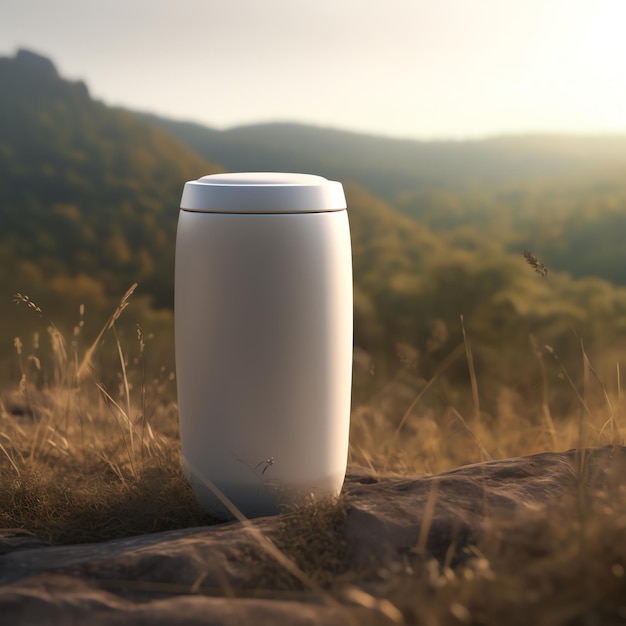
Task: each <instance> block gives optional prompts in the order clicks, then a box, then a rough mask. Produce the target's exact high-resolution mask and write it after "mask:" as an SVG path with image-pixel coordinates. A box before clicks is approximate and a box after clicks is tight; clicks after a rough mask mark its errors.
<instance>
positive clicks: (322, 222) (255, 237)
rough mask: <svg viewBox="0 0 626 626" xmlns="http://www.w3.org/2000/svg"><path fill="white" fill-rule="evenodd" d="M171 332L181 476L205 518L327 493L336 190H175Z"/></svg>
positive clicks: (254, 185) (340, 326) (342, 383)
mask: <svg viewBox="0 0 626 626" xmlns="http://www.w3.org/2000/svg"><path fill="white" fill-rule="evenodd" d="M175 333H176V335H175V341H176V370H177V385H178V406H179V416H180V435H181V443H182V454H183V466H184V471H185V473H186V476H187V477H188V479H189V481H190V483H191V486H192V488H193V490H194V492H195V495H196V497H197V499H198V500H199V502H200V503H201V504H202V505H203V507H204V508H205V509H206V510H207V511H208V512H209V513H210V514H212V515H213V516H214V517H216V518H218V519H230V518H232V506H231V505H234V506H235V507H236V508H237V509H238V510H239V511H241V512H242V513H243V514H244V515H245V516H246V517H258V516H262V515H271V514H275V513H278V512H279V510H280V509H281V507H282V505H284V504H290V503H294V502H296V501H298V500H300V499H301V498H302V497H303V496H306V495H307V494H310V493H313V494H315V495H316V496H317V497H325V496H329V495H334V494H338V493H339V491H340V490H341V487H342V485H343V481H344V478H345V472H346V463H347V455H348V431H349V422H350V392H351V376H352V256H351V247H350V231H349V226H348V216H347V211H346V200H345V197H344V193H343V187H342V186H341V183H339V182H335V181H329V180H327V179H325V178H322V177H320V176H312V175H305V174H282V173H267V172H266V173H241V174H217V175H212V176H205V177H203V178H200V179H199V180H196V181H190V182H188V183H186V184H185V187H184V191H183V195H182V201H181V211H180V214H179V221H178V234H177V239H176V277H175ZM224 496H225V498H224ZM225 499H226V500H227V501H228V504H227V503H226V502H225Z"/></svg>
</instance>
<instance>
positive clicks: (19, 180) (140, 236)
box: [0, 50, 219, 306]
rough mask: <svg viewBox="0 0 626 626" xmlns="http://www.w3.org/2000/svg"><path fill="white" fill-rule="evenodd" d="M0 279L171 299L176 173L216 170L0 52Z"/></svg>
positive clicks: (30, 61) (22, 285)
mask: <svg viewBox="0 0 626 626" xmlns="http://www.w3.org/2000/svg"><path fill="white" fill-rule="evenodd" d="M0 85H2V96H1V97H0V223H1V224H2V228H1V229H0V254H1V255H2V258H1V259H0V261H2V263H0V274H1V275H0V281H1V283H2V285H3V287H7V288H8V289H11V290H13V292H15V291H24V290H27V289H29V285H30V288H31V289H32V288H33V285H36V286H39V285H48V286H49V285H50V282H51V281H52V282H53V283H55V284H57V286H58V287H59V288H60V289H61V290H63V289H62V287H63V283H64V282H65V285H66V290H67V291H68V292H71V291H72V290H81V289H82V290H84V291H89V292H91V295H92V296H93V295H94V294H98V293H100V292H102V293H101V296H102V298H101V299H102V300H106V299H107V296H111V297H113V296H114V297H118V296H119V295H120V294H122V293H124V291H125V290H126V288H127V287H128V285H129V284H130V283H131V282H133V281H135V280H137V281H139V282H140V283H141V286H142V289H143V290H144V291H145V292H146V293H148V294H150V295H151V296H152V297H153V298H154V301H155V304H156V305H157V306H169V305H170V302H171V298H172V280H171V276H172V271H173V270H172V267H173V237H174V234H175V225H176V220H177V218H178V206H179V201H180V193H181V188H182V187H181V186H182V183H183V182H184V181H185V180H189V179H193V178H197V177H198V176H199V175H202V174H205V173H210V172H214V171H218V170H219V168H218V167H217V166H215V165H212V164H210V163H209V162H207V161H206V160H205V159H203V158H202V157H200V156H199V155H197V154H196V153H194V152H193V151H192V150H190V149H189V148H188V147H187V146H185V145H183V144H182V143H181V142H180V141H178V140H177V139H175V138H173V137H171V136H170V135H168V134H167V133H165V132H164V131H162V130H161V129H159V128H157V127H156V126H154V125H152V124H149V123H147V122H146V121H144V120H141V119H139V118H137V117H136V116H134V115H132V114H131V113H128V112H125V111H121V110H116V109H112V108H110V107H107V106H105V105H104V104H102V103H100V102H97V101H94V100H93V99H92V98H91V97H90V95H89V91H88V89H87V87H86V86H85V84H84V83H82V82H69V81H67V80H64V79H62V78H61V77H60V76H59V74H58V72H57V70H56V68H55V67H54V65H53V63H52V62H51V61H50V60H48V59H47V58H45V57H42V56H39V55H37V54H34V53H32V52H28V51H23V50H22V51H19V52H18V53H17V55H16V56H15V57H13V58H0Z"/></svg>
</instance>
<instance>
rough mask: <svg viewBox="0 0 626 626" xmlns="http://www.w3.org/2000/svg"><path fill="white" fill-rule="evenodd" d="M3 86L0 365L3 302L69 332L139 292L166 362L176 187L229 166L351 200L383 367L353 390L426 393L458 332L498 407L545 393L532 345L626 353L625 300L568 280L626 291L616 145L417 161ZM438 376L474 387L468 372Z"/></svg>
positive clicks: (320, 133)
mask: <svg viewBox="0 0 626 626" xmlns="http://www.w3.org/2000/svg"><path fill="white" fill-rule="evenodd" d="M0 84H1V85H2V88H3V92H2V97H0V224H1V228H0V319H2V320H4V321H6V320H10V330H7V331H6V332H5V333H4V335H0V360H1V359H2V358H8V357H7V356H6V355H11V354H12V352H13V346H12V342H13V337H15V336H16V335H17V334H18V332H21V331H17V330H16V329H15V323H14V321H15V320H16V319H17V317H18V314H16V313H15V309H10V307H12V306H13V305H12V304H11V296H12V294H14V293H16V292H21V293H27V294H28V295H30V296H32V297H33V298H34V299H35V301H37V302H38V304H41V305H42V306H43V307H44V308H45V309H46V312H47V313H49V314H50V315H51V316H53V315H54V317H53V319H54V321H55V322H57V323H59V324H60V323H61V322H65V321H66V320H67V319H69V320H72V322H71V323H73V322H75V320H76V314H77V310H78V303H82V302H85V303H86V304H87V309H88V311H89V313H88V319H92V318H93V317H94V315H96V316H97V315H99V314H100V315H106V314H107V313H108V312H109V311H110V307H111V305H112V304H114V303H115V302H116V301H118V300H119V297H120V296H121V295H122V294H123V293H124V292H125V291H126V289H127V288H128V286H129V285H130V284H132V283H134V282H138V283H139V285H140V290H139V291H138V293H137V295H136V297H135V298H134V299H133V301H134V304H133V306H136V307H137V308H136V313H137V316H136V317H134V318H133V323H134V322H135V321H140V320H141V319H142V318H143V319H146V318H147V317H149V318H150V319H152V320H156V319H158V320H159V323H160V324H161V323H162V332H161V333H160V334H158V337H159V339H160V341H161V342H162V344H163V346H162V347H163V350H162V354H163V355H165V358H166V359H168V360H169V361H170V362H171V360H172V352H173V351H172V330H171V304H172V294H173V269H174V249H175V233H176V222H177V219H178V206H179V201H180V194H181V190H182V185H183V183H184V182H185V181H186V180H190V179H195V178H197V177H198V176H200V175H203V174H207V173H210V172H212V171H217V170H219V169H220V168H222V167H223V168H224V169H227V170H235V169H237V170H247V169H250V170H273V169H276V170H287V171H306V172H310V173H317V174H323V175H326V176H328V177H329V178H332V179H338V180H341V181H342V182H343V183H344V184H345V189H346V195H347V198H348V206H349V218H350V228H351V234H352V247H353V260H354V321H355V338H354V340H355V345H356V347H357V348H359V349H360V351H359V352H358V354H361V355H362V356H363V355H364V356H363V359H362V360H363V361H364V362H366V363H367V361H368V359H371V362H372V363H373V364H374V366H375V367H374V368H373V369H372V368H370V367H369V366H366V367H365V369H363V370H362V371H361V375H355V389H356V390H357V393H359V392H358V390H359V389H363V390H364V392H366V393H370V392H371V389H372V380H374V379H372V376H371V375H370V371H375V372H376V378H375V380H376V381H377V382H378V383H380V384H383V383H384V381H385V380H388V376H389V375H392V374H393V373H394V371H395V370H396V369H397V368H398V367H404V365H402V363H404V362H406V363H408V364H409V365H410V366H411V367H413V368H414V369H415V368H417V369H419V372H420V376H425V377H428V376H430V375H432V373H433V372H434V371H436V368H437V367H439V365H440V364H441V363H442V360H444V359H446V358H447V355H449V354H450V352H451V351H452V350H454V349H455V347H456V346H458V345H459V344H461V343H462V342H463V337H462V333H461V328H460V324H459V320H460V315H463V318H464V320H465V329H466V331H467V333H468V336H470V337H471V338H472V350H473V355H474V362H475V364H476V366H477V367H478V368H480V370H481V375H482V376H483V380H489V381H490V382H489V385H490V386H491V388H492V389H493V390H494V392H493V397H492V398H491V400H492V401H493V402H497V392H496V390H497V389H498V384H499V382H502V381H504V382H505V383H506V384H513V382H512V381H513V380H514V381H515V383H514V384H515V385H518V386H523V385H530V386H532V385H533V384H535V382H536V381H535V380H534V377H535V374H536V371H537V369H536V365H533V366H529V365H528V363H529V359H530V361H531V362H533V363H534V360H535V358H536V357H535V355H534V353H532V352H529V341H528V338H529V333H532V334H533V335H534V336H537V337H538V341H539V342H540V345H543V344H544V343H545V344H549V345H551V346H553V347H554V348H555V349H556V350H558V352H559V354H560V355H561V358H564V359H565V358H566V357H567V354H568V351H569V352H570V354H573V356H572V359H574V362H575V363H578V362H579V354H578V348H579V346H578V344H577V342H576V341H574V342H572V329H575V331H576V333H577V334H578V336H580V337H582V338H584V341H585V346H586V349H587V350H588V352H589V353H590V354H592V356H593V353H594V351H595V352H598V353H603V352H604V351H608V350H613V349H614V348H615V346H617V345H618V340H619V339H620V338H621V337H622V336H623V333H624V319H626V290H624V289H618V288H616V287H615V286H614V285H611V284H609V283H608V282H605V281H602V280H599V279H597V278H592V279H588V280H581V281H578V280H573V279H572V278H571V276H569V275H568V273H569V274H573V275H576V274H577V271H578V272H579V273H578V275H584V274H585V273H586V274H590V273H591V274H593V273H595V274H596V275H598V276H605V277H609V278H611V279H612V280H614V282H616V283H619V282H621V278H624V277H623V276H620V272H622V268H623V267H626V258H625V256H626V247H625V246H624V245H623V233H624V232H626V182H625V181H626V177H625V176H624V175H623V174H624V172H626V167H625V166H624V161H625V159H624V154H625V153H626V151H624V148H623V147H624V138H622V137H616V138H612V139H611V138H604V139H600V138H596V139H593V138H588V139H584V140H583V139H579V138H571V139H567V138H547V137H546V138H539V137H536V138H527V139H524V138H517V139H504V138H503V139H494V140H490V141H484V142H469V143H445V142H444V143H420V142H403V141H396V140H390V139H384V138H375V137H367V136H359V135H355V134H353V133H343V132H339V131H330V130H324V129H316V128H314V127H303V126H297V125H269V126H268V125H260V126H257V127H248V128H240V129H234V130H232V131H214V130H210V129H202V128H199V127H196V126H189V125H185V124H182V125H181V124H179V123H177V122H176V123H174V122H172V123H169V122H164V121H160V122H158V124H157V123H156V120H155V118H153V117H149V116H145V115H142V116H140V115H137V114H133V113H131V112H128V111H123V110H119V109H114V108H111V107H107V106H106V105H105V104H103V103H100V102H96V101H94V100H93V99H92V98H91V97H90V95H89V91H88V89H87V87H86V86H85V85H84V84H83V83H81V82H68V81H66V80H64V79H63V78H61V77H60V76H59V74H58V73H57V71H56V69H55V67H54V65H53V64H52V63H51V62H50V61H49V60H47V59H45V58H43V57H40V56H38V55H35V54H33V53H29V52H25V51H22V52H20V53H18V54H17V55H16V56H15V57H13V58H4V59H0ZM183 130H184V131H185V132H184V133H183V132H182V131H183ZM174 135H176V137H174ZM200 153H202V156H201V154H200ZM209 159H210V160H209ZM212 162H213V163H219V165H213V164H212ZM355 183H356V184H355ZM403 213H404V214H403ZM524 247H529V248H530V249H531V250H532V251H533V252H535V253H537V254H538V255H539V257H540V258H541V260H542V261H545V262H546V263H547V265H548V267H549V270H550V273H549V277H548V279H545V278H541V277H539V276H537V275H536V274H534V273H533V272H532V268H530V267H528V265H527V264H526V263H525V261H524V259H523V257H522V255H521V251H522V249H523V248H524ZM622 261H623V262H622ZM590 268H591V271H590ZM558 270H563V273H560V272H559V271H558ZM611 272H613V276H610V273H611ZM2 294H4V295H2ZM140 294H144V296H146V299H145V300H141V301H140V300H138V298H139V297H140ZM148 297H149V298H151V300H152V308H149V307H148V300H147V299H148ZM157 309H158V311H157ZM22 315H23V314H22ZM64 316H65V318H66V320H64V319H63V317H64ZM24 317H26V316H24ZM29 319H30V318H29ZM65 327H66V328H67V324H65ZM22 328H27V326H24V325H22ZM31 328H32V326H31ZM70 328H71V325H70ZM151 345H152V348H151V349H152V350H155V344H154V343H153V344H151ZM503 346H506V348H507V350H506V352H504V351H503ZM572 346H573V347H572ZM398 352H400V353H402V354H403V355H405V357H406V358H405V361H401V360H399V359H398V354H397V353H398ZM574 353H575V354H574ZM153 354H154V352H153ZM625 354H626V351H625ZM407 355H408V356H407ZM411 355H413V356H411ZM625 358H626V357H625ZM411 364H412V365H411ZM520 372H521V373H520ZM526 372H527V373H526ZM446 376H448V377H450V379H452V378H456V379H457V382H458V379H459V377H460V378H461V379H466V376H467V368H466V366H464V365H463V364H460V365H458V368H457V369H454V368H453V369H450V370H449V372H448V373H447V374H446ZM496 383H497V384H496ZM452 388H454V389H457V388H458V387H457V385H456V383H455V385H454V386H453V387H451V389H452ZM440 391H441V392H442V393H443V391H445V390H440ZM481 406H488V405H481Z"/></svg>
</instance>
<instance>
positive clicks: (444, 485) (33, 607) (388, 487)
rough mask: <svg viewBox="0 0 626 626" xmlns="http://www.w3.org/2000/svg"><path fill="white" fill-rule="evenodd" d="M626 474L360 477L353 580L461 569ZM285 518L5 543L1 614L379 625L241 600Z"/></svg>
mask: <svg viewBox="0 0 626 626" xmlns="http://www.w3.org/2000/svg"><path fill="white" fill-rule="evenodd" d="M624 469H626V448H624V447H622V446H611V447H605V448H594V449H589V450H586V451H585V452H584V454H580V453H578V452H576V451H575V450H570V451H568V452H563V453H544V454H537V455H534V456H529V457H521V458H515V459H507V460H502V461H493V462H489V463H482V464H477V465H470V466H465V467H461V468H459V469H456V470H453V471H449V472H445V473H442V474H438V475H436V476H431V477H402V476H392V475H389V476H381V475H375V474H374V473H372V472H369V471H367V470H364V469H362V468H350V471H349V474H348V477H347V479H346V483H345V487H344V494H345V496H346V502H347V505H348V513H347V521H346V524H345V528H344V529H343V532H344V534H345V540H346V545H347V548H346V549H347V552H346V558H347V559H348V563H347V566H348V570H349V571H351V572H358V578H359V580H360V581H362V580H367V577H368V576H371V577H375V576H376V575H377V572H378V571H380V570H381V568H393V566H394V564H395V563H400V562H401V561H402V559H404V558H405V557H406V555H407V553H408V552H409V551H410V550H411V549H413V550H415V548H417V549H418V551H420V550H422V551H424V552H427V553H430V554H432V555H433V556H434V557H435V558H438V559H441V560H442V559H444V558H446V555H448V557H449V556H450V554H452V555H453V560H455V559H456V560H460V559H462V558H463V548H464V547H465V546H467V545H469V544H473V543H474V542H476V541H478V540H479V539H480V537H481V534H482V533H483V532H484V531H485V528H486V526H487V524H489V523H492V521H493V520H494V519H497V518H510V517H511V516H515V515H518V514H519V513H520V512H523V511H532V510H536V509H538V508H543V507H547V506H549V505H550V504H552V503H555V502H556V501H558V500H560V499H562V498H563V497H567V496H574V495H576V494H577V493H579V488H580V484H581V482H580V480H581V479H582V481H583V483H584V484H585V485H587V486H589V485H593V486H594V487H609V486H610V485H611V483H612V482H613V481H619V480H620V478H621V476H624ZM281 518H283V519H284V518H285V516H278V517H274V518H262V519H258V520H254V521H252V522H249V523H248V524H247V525H243V524H241V523H228V524H222V525H219V526H211V527H202V528H188V529H181V530H176V531H168V532H163V533H156V534H152V535H143V536H139V537H131V538H127V539H119V540H114V541H107V542H103V543H97V544H85V545H74V546H44V545H41V544H38V543H37V540H36V538H34V537H31V536H26V537H24V536H21V537H20V536H15V537H12V538H10V537H6V536H4V537H0V585H1V586H0V615H1V616H2V617H3V620H4V621H3V623H7V624H16V625H17V624H37V623H44V622H45V623H46V624H63V625H66V624H82V623H89V624H90V626H97V625H99V624H105V623H106V624H124V625H139V624H146V625H147V624H150V625H156V624H163V625H169V624H172V625H174V624H176V625H191V624H226V625H228V624H240V623H246V624H247V623H254V624H276V623H281V622H283V623H288V624H294V625H299V624H328V625H331V624H344V623H348V621H349V619H350V620H351V621H353V622H354V623H355V624H368V623H373V620H374V619H375V618H376V619H378V622H377V623H380V619H381V617H380V614H375V612H372V611H369V610H367V609H365V608H362V607H357V606H343V607H338V606H335V605H333V604H332V602H331V600H330V597H329V596H328V595H325V594H323V593H322V594H320V593H317V594H316V593H313V592H311V593H308V592H307V593H305V592H303V593H297V592H285V593H280V592H277V593H276V594H275V597H274V598H273V599H272V598H269V597H249V596H251V595H252V596H253V595H254V593H253V590H250V589H248V591H247V592H246V594H247V596H248V597H241V595H242V594H241V593H240V592H239V591H237V590H239V589H241V588H242V587H245V581H246V580H247V577H248V575H249V571H248V570H249V568H250V564H251V561H250V554H251V545H252V544H254V539H253V538H252V535H251V532H250V528H254V529H258V531H261V532H262V533H263V534H264V535H265V536H267V537H270V538H274V539H277V538H278V537H279V534H280V522H281ZM423 525H424V526H423ZM6 534H8V533H7V532H5V535H6Z"/></svg>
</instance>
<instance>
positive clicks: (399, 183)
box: [141, 114, 626, 201]
mask: <svg viewBox="0 0 626 626" xmlns="http://www.w3.org/2000/svg"><path fill="white" fill-rule="evenodd" d="M141 115H142V116H143V117H144V118H145V119H148V120H150V121H151V122H153V123H154V124H157V125H158V126H160V127H161V128H163V129H164V130H167V132H169V133H171V134H172V135H173V136H175V137H178V138H179V139H180V140H181V141H183V142H185V143H186V144H187V145H189V146H190V147H192V148H193V149H194V150H195V151H196V152H198V153H199V154H201V155H203V156H204V157H205V158H207V159H209V160H211V161H216V162H218V163H221V164H222V165H223V166H224V167H226V168H227V169H229V170H233V171H237V170H239V171H248V170H252V171H254V170H258V169H262V170H276V171H285V170H287V171H289V170H296V171H304V172H309V171H310V172H316V173H319V174H321V175H323V176H327V177H330V178H339V179H341V180H344V181H353V182H356V183H358V184H361V185H363V186H364V187H366V188H367V189H369V190H371V191H373V192H374V193H376V194H379V195H381V196H382V197H384V198H386V199H387V200H389V201H395V200H396V199H397V198H398V197H401V196H402V194H403V193H405V192H407V191H412V190H414V189H417V188H424V187H427V188H439V189H448V190H463V189H466V188H467V187H471V186H476V185H480V186H484V185H489V186H493V185H502V184H510V183H515V182H522V181H524V182H525V181H528V180H529V179H549V178H550V177H554V176H560V175H570V174H576V173H580V172H588V171H597V170H599V169H601V168H615V167H619V166H622V167H625V168H626V135H607V136H568V135H563V136H559V135H536V136H503V137H497V138H492V139H484V140H475V141H415V140H402V139H392V138H387V137H380V136H374V135H365V134H358V133H353V132H347V131H343V130H335V129H330V128H320V127H316V126H307V125H302V124H291V123H268V124H257V125H253V126H242V127H236V128H232V129H229V130H223V131H220V130H215V129H212V128H208V127H206V126H202V125H199V124H195V123H191V122H181V121H175V120H171V119H164V118H160V117H157V116H154V115H150V114H141Z"/></svg>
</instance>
